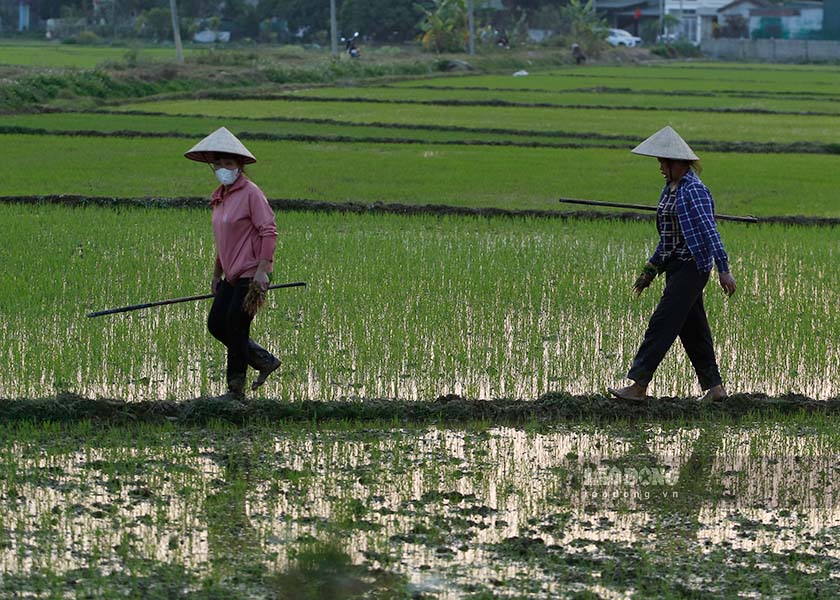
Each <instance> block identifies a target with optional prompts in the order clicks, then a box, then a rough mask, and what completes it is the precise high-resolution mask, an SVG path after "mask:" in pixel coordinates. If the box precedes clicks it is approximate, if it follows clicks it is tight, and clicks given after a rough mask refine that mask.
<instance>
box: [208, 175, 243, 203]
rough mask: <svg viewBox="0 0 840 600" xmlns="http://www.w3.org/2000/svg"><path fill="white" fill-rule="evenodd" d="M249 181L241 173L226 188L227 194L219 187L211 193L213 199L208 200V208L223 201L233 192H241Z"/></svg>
mask: <svg viewBox="0 0 840 600" xmlns="http://www.w3.org/2000/svg"><path fill="white" fill-rule="evenodd" d="M248 181H249V179H248V177H247V176H246V175H245V173H242V174H240V175H239V177H238V178H237V179H236V181H234V182H233V183H232V184H231V185H230V186H228V190H227V194H226V193H225V186H223V185H220V186H219V187H217V188H216V189H215V190H214V191H213V197H212V198H211V199H210V206H216V205H217V204H221V203H222V202H224V201H225V199H227V198H228V197H229V196H230V195H231V194H232V193H233V192H236V191H238V190H241V189H242V188H244V187H245V185H246V184H247V183H248Z"/></svg>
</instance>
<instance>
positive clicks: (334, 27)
mask: <svg viewBox="0 0 840 600" xmlns="http://www.w3.org/2000/svg"><path fill="white" fill-rule="evenodd" d="M330 48H331V49H332V55H333V56H338V19H337V18H336V16H335V0H330Z"/></svg>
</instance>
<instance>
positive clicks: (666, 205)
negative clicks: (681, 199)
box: [656, 186, 691, 262]
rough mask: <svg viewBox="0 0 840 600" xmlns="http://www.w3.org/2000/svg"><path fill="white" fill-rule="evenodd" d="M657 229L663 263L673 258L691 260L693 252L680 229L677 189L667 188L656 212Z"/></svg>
mask: <svg viewBox="0 0 840 600" xmlns="http://www.w3.org/2000/svg"><path fill="white" fill-rule="evenodd" d="M656 228H657V229H658V230H659V245H660V247H661V250H660V252H659V256H658V258H659V259H660V260H661V261H662V262H667V261H668V259H671V258H676V259H678V260H691V252H690V251H689V250H688V246H686V244H685V237H683V234H682V229H680V219H679V215H677V190H676V188H675V189H671V186H666V187H665V192H664V193H663V194H662V198H660V200H659V206H658V207H657V211H656Z"/></svg>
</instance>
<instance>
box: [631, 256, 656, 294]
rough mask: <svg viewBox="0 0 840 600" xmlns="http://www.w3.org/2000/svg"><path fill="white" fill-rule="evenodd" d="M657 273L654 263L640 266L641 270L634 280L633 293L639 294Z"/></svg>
mask: <svg viewBox="0 0 840 600" xmlns="http://www.w3.org/2000/svg"><path fill="white" fill-rule="evenodd" d="M657 275H658V271H657V269H656V267H655V266H654V265H652V264H651V263H647V264H645V266H644V267H643V268H642V272H641V273H640V274H639V276H638V277H637V278H636V282H635V283H634V284H633V293H634V294H635V295H636V296H639V295H641V293H642V292H643V291H644V290H645V288H646V287H648V286H649V285H650V284H651V283H653V280H654V279H656V276H657Z"/></svg>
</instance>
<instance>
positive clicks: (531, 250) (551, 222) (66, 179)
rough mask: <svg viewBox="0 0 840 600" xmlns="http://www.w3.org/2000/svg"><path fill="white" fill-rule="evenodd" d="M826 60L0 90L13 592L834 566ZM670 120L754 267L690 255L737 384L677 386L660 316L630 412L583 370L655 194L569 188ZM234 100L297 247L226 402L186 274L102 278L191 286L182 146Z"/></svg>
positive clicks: (284, 242) (324, 586)
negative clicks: (657, 363) (697, 261)
mask: <svg viewBox="0 0 840 600" xmlns="http://www.w3.org/2000/svg"><path fill="white" fill-rule="evenodd" d="M838 75H840V69H838V68H837V67H834V66H817V65H803V66H780V65H741V64H714V63H702V62H697V63H686V64H673V63H651V64H644V65H637V66H630V65H628V66H624V67H613V66H589V67H586V68H583V69H580V68H565V69H558V70H555V71H546V72H536V73H532V74H531V75H529V76H527V77H512V76H510V75H509V74H489V75H487V74H484V75H466V76H464V75H460V76H441V77H427V78H423V79H411V80H409V79H389V80H387V81H382V80H379V81H362V82H353V81H347V82H343V83H342V85H339V86H332V87H327V86H311V87H301V86H296V87H287V88H284V87H281V86H277V87H276V89H265V88H260V89H259V90H254V91H249V90H237V91H224V92H222V91H220V92H218V93H211V94H201V95H186V94H176V95H168V96H166V97H163V98H151V99H146V100H144V101H142V102H140V101H129V102H124V103H116V102H104V103H102V104H101V105H100V106H98V107H97V108H95V109H91V108H90V107H86V108H84V109H81V108H79V109H74V108H73V107H71V106H68V105H67V103H66V102H65V103H63V104H62V105H61V108H60V109H56V108H53V109H51V110H49V111H45V112H36V113H27V114H2V115H0V143H2V147H3V148H4V150H3V165H4V173H5V175H6V177H5V180H4V186H3V192H2V193H3V196H4V198H3V199H2V202H0V230H2V232H3V233H2V240H3V243H2V244H0V278H2V280H3V281H4V285H3V286H0V317H2V319H0V357H2V364H3V366H4V368H3V369H0V502H1V503H2V508H3V510H2V511H0V596H2V597H10V598H31V597H35V598H66V597H70V598H91V597H92V598H112V597H117V596H125V597H134V598H182V597H183V598H186V597H191V598H193V597H196V598H442V599H447V600H448V599H455V598H468V599H471V600H479V599H490V598H596V597H598V598H650V597H656V598H659V597H662V598H672V597H679V598H682V597H706V596H714V597H753V598H778V597H791V598H797V597H802V598H804V597H809V598H810V597H821V598H834V597H837V596H838V594H839V593H840V579H838V576H837V574H838V573H840V563H838V560H840V555H838V552H837V548H838V547H840V508H838V503H837V499H838V497H840V496H838V491H837V486H838V476H837V473H838V469H840V453H838V449H839V448H840V438H838V434H837V426H836V424H837V419H838V414H840V410H839V409H838V406H839V405H840V313H838V310H837V306H838V304H840V270H838V268H837V265H838V264H840V229H838V227H840V225H838V222H840V202H838V199H837V193H836V187H837V176H836V173H838V172H840V170H838V166H840V164H838V161H839V160H840V144H839V143H838V142H837V141H836V140H835V133H834V132H835V130H836V129H837V119H838V114H839V113H838V108H837V107H838V101H840V83H837V82H838V81H840V79H838V77H837V76H838ZM666 124H670V125H672V126H674V127H675V128H676V129H677V130H678V131H679V132H680V133H681V134H682V135H683V137H685V138H686V140H687V141H688V143H689V144H691V145H692V147H693V148H694V149H695V150H696V151H697V152H698V154H700V156H701V159H702V163H703V167H704V170H703V172H702V175H701V176H702V178H703V180H704V182H705V183H706V184H707V185H708V186H709V187H710V189H711V190H712V192H713V194H714V196H715V201H716V206H717V210H718V211H719V212H720V213H724V214H740V215H747V214H749V215H755V216H757V217H759V222H758V224H754V225H749V224H742V223H732V222H720V223H719V228H720V231H721V235H722V238H723V241H724V244H725V246H726V249H727V252H728V253H729V256H730V259H731V267H732V272H733V275H734V276H735V278H736V280H737V282H738V285H739V288H738V292H737V293H736V295H735V296H734V297H732V298H728V299H727V298H725V297H724V295H723V293H722V292H721V291H720V289H719V288H718V286H717V281H716V280H717V278H716V276H714V275H713V276H712V278H711V279H710V283H709V286H708V287H707V291H706V298H705V303H706V309H707V311H708V314H709V320H710V323H711V326H712V331H713V334H714V338H715V348H716V352H717V356H718V359H719V362H720V365H721V371H722V374H723V378H724V381H725V383H726V386H727V389H728V391H729V392H730V394H732V397H731V399H730V400H728V401H725V402H724V403H716V404H715V405H703V404H701V403H700V402H699V401H697V400H696V397H697V396H699V395H700V394H701V390H700V388H699V386H698V384H697V382H696V379H695V376H694V374H693V371H692V369H691V366H690V364H689V363H688V360H687V358H686V357H685V354H684V352H683V350H682V348H681V347H679V345H678V344H677V345H676V346H675V347H674V348H673V349H672V351H671V352H670V353H669V354H668V356H667V357H666V359H665V362H664V363H663V365H662V367H661V368H660V370H659V371H658V372H657V375H656V378H655V379H654V381H653V383H652V385H651V387H650V388H649V391H648V393H649V394H650V396H652V398H650V399H649V400H648V401H646V403H645V404H644V406H645V407H647V408H649V409H650V410H649V411H648V412H647V413H643V412H639V410H638V407H632V406H626V407H622V406H621V405H620V404H615V403H608V402H607V400H606V399H605V398H604V394H605V393H606V387H607V386H611V385H614V384H618V383H620V382H621V381H622V380H623V377H624V375H625V374H626V370H627V368H628V367H629V364H630V361H631V360H632V358H633V355H634V354H635V351H636V349H637V347H638V344H639V342H640V340H641V336H642V335H643V333H644V329H645V327H646V325H647V319H648V318H649V316H650V314H651V312H652V310H653V308H654V307H655V305H656V302H657V300H658V295H659V294H660V293H661V287H662V282H661V281H656V282H655V283H654V285H653V286H652V287H651V288H650V289H649V290H647V291H646V292H645V293H644V294H643V295H642V296H641V297H640V298H638V299H636V298H634V297H633V296H632V295H631V293H630V288H631V286H632V283H633V281H634V279H635V277H636V275H637V271H638V270H639V269H640V267H641V265H642V264H643V263H644V261H645V260H646V259H647V258H648V256H649V255H650V253H651V252H652V250H653V248H654V246H655V243H656V236H657V234H656V228H655V225H654V223H653V221H651V220H649V219H642V218H639V219H624V218H623V219H613V218H604V217H605V215H603V214H601V213H600V212H595V213H586V214H568V212H564V213H563V214H561V213H560V211H568V209H569V207H568V206H567V205H561V204H560V203H558V202H557V199H558V198H561V197H564V198H584V199H592V200H608V201H616V202H627V203H644V204H649V205H653V204H654V203H655V202H656V200H657V199H658V193H659V190H660V188H661V177H660V175H659V173H658V168H657V165H656V163H655V161H654V160H653V159H645V158H642V157H638V156H634V155H632V154H630V153H629V149H630V148H632V147H633V146H634V145H635V144H636V143H638V142H639V141H641V139H644V137H646V136H648V135H650V134H651V133H653V132H654V131H656V130H657V129H659V128H661V127H662V126H664V125H666ZM221 125H224V126H227V127H228V128H229V129H231V130H232V131H233V132H234V133H236V134H237V135H240V137H241V138H242V140H243V141H244V142H245V144H246V145H247V146H248V147H249V148H250V149H251V150H252V151H253V153H254V154H255V155H256V156H257V157H258V158H259V162H258V163H257V164H256V165H254V166H253V167H251V168H250V169H249V173H250V176H251V177H252V178H253V179H254V180H255V181H256V182H257V183H258V184H259V185H260V186H261V187H262V188H263V190H264V191H265V192H266V194H267V196H268V197H269V198H270V199H272V200H273V201H274V205H275V207H276V208H277V224H278V229H279V231H280V238H279V240H278V247H277V253H276V265H275V273H274V280H275V282H282V281H289V282H291V281H305V282H307V286H306V288H305V289H301V288H295V289H290V290H278V291H275V292H272V293H271V295H270V297H269V302H268V305H267V306H266V308H265V309H264V310H263V311H262V312H261V313H260V315H259V316H258V318H257V319H256V321H255V323H254V326H253V329H252V333H253V337H254V338H255V339H257V340H258V341H260V342H261V343H263V345H265V346H267V347H268V348H269V349H271V350H272V351H274V352H275V353H276V354H277V355H278V356H279V357H280V358H281V360H282V361H283V364H282V366H281V368H280V370H279V371H277V372H276V373H275V374H274V375H273V376H272V378H271V379H270V380H269V381H268V383H267V384H266V385H265V386H264V387H263V388H260V390H259V391H258V392H256V393H254V394H253V395H252V396H251V398H250V400H249V402H248V403H246V404H241V403H239V402H238V401H235V400H231V399H228V398H226V397H224V396H223V393H224V391H225V390H224V367H225V354H224V349H223V348H222V347H221V346H219V345H218V344H217V343H216V342H215V341H214V340H213V339H212V338H211V337H210V336H209V334H207V333H206V330H205V324H204V322H205V318H206V311H207V309H208V308H209V306H208V304H207V302H206V301H205V302H203V303H202V302H197V303H189V304H179V305H173V306H169V307H164V308H156V309H150V310H145V311H138V312H132V313H125V314H118V315H112V316H106V317H98V318H87V317H86V316H85V315H86V314H87V313H88V312H91V311H95V310H100V309H104V308H111V307H116V306H120V305H126V304H135V303H139V302H144V301H152V300H158V299H163V298H169V297H178V296H187V295H192V294H198V293H205V292H206V291H209V290H208V288H209V283H210V276H211V274H212V264H213V259H214V247H213V239H212V233H211V229H210V212H209V208H208V207H207V206H206V205H205V203H204V202H203V200H201V198H207V197H208V196H209V194H210V192H211V191H212V189H213V187H214V185H213V184H214V179H213V177H212V175H211V173H210V171H209V169H207V168H206V167H203V166H202V165H198V164H194V163H188V162H187V161H185V160H184V159H183V157H182V154H183V152H184V151H186V150H187V149H188V148H189V147H190V146H191V145H193V144H194V143H195V142H196V141H198V140H199V139H200V138H201V137H203V136H204V135H206V134H207V133H209V132H210V131H212V130H213V129H215V128H216V127H218V126H221ZM393 204H401V205H404V206H403V208H402V209H400V210H396V209H395V208H394V207H393V206H390V205H393ZM290 206H294V207H295V209H294V210H291V209H289V208H288V207H290ZM348 207H349V208H348ZM406 207H413V208H406ZM338 209H341V210H338ZM392 209H393V210H392ZM489 209H494V210H495V211H496V212H495V213H494V212H492V211H490V210H489ZM468 211H473V212H474V213H475V214H473V215H466V214H464V213H466V212H468ZM482 211H484V212H482ZM525 211H541V212H540V213H539V214H537V213H535V212H530V213H529V212H525ZM397 212H401V213H402V214H395V213H397ZM500 212H504V213H505V214H503V215H500V214H498V213H500ZM511 403H515V406H516V407H518V408H517V410H518V411H519V412H517V413H516V414H517V415H519V416H518V417H517V416H515V415H514V414H513V413H512V412H511V411H510V410H508V408H509V407H510V406H512V404H511ZM412 406H416V407H418V408H417V409H416V410H415V411H414V412H412V409H411V408H410V407H412ZM781 406H784V407H786V408H785V409H784V411H781V410H779V407H781ZM140 407H142V408H140ZM348 407H349V408H348ZM354 407H356V408H354ZM396 407H400V408H399V410H397V408H396ZM406 407H409V408H406ZM529 407H541V408H539V409H536V408H534V409H532V408H529ZM546 407H548V408H546ZM593 407H596V408H593ZM598 407H604V409H603V410H599V408H598ZM734 407H748V408H744V409H743V410H742V409H740V408H739V409H737V410H736V408H734ZM647 408H646V409H647ZM281 410H282V411H284V412H283V413H282V414H283V415H284V416H282V417H279V416H277V415H278V414H280V411H281ZM354 410H355V411H356V412H355V413H354V412H353V411H354ZM200 411H207V412H206V413H200ZM421 412H422V414H423V415H424V416H422V417H417V416H416V415H419V414H421ZM353 414H356V415H364V417H363V418H362V417H357V418H354V417H352V416H348V415H353ZM406 415H415V416H413V417H407V416H406ZM522 415H527V416H525V417H523V416H522Z"/></svg>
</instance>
